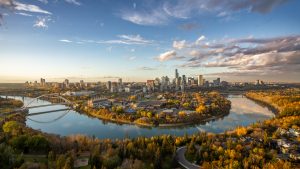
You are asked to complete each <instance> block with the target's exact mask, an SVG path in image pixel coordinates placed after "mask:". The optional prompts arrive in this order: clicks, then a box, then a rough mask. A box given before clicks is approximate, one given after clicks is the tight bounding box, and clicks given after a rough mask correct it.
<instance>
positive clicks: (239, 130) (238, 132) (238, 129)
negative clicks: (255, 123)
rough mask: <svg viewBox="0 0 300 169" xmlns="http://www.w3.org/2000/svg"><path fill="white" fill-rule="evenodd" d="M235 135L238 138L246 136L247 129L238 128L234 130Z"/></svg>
mask: <svg viewBox="0 0 300 169" xmlns="http://www.w3.org/2000/svg"><path fill="white" fill-rule="evenodd" d="M236 134H237V135H238V136H243V135H245V134H247V128H246V127H238V128H237V129H236Z"/></svg>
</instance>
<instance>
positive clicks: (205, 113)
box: [76, 92, 231, 127]
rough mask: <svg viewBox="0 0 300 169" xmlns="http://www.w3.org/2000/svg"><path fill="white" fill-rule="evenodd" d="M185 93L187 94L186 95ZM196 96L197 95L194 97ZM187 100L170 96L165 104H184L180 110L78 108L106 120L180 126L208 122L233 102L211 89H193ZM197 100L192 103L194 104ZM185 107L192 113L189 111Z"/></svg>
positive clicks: (143, 124) (139, 124) (153, 125)
mask: <svg viewBox="0 0 300 169" xmlns="http://www.w3.org/2000/svg"><path fill="white" fill-rule="evenodd" d="M184 97H185V96H184ZM193 97H194V98H195V99H193ZM185 99H187V100H185V101H184V102H181V101H180V100H179V99H178V100H176V99H172V100H171V99H169V100H168V101H167V102H166V105H165V106H161V108H167V107H170V106H174V107H180V108H185V109H181V110H178V112H177V113H169V114H167V113H164V112H159V111H156V110H149V109H138V110H137V112H136V113H127V114H126V113H124V111H123V110H122V108H121V110H118V108H120V107H116V108H115V109H116V110H115V112H113V111H112V110H113V109H114V107H113V109H112V110H109V109H104V108H91V107H88V106H84V105H80V106H78V108H77V109H76V111H78V112H81V113H83V114H87V115H90V116H92V117H95V118H98V119H101V120H107V121H110V122H116V123H123V124H130V125H137V126H145V127H177V126H186V125H193V124H199V123H204V122H208V121H211V120H216V119H218V118H222V117H224V116H226V115H228V114H229V112H230V108H231V103H230V101H229V100H227V99H226V98H225V97H223V96H221V95H220V94H219V93H218V92H210V93H206V94H198V93H195V94H194V93H193V94H191V95H190V96H188V97H185ZM192 100H194V103H193V105H192V104H191V102H192ZM186 111H189V112H192V113H186Z"/></svg>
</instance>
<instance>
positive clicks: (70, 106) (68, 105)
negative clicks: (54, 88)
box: [0, 93, 77, 123]
mask: <svg viewBox="0 0 300 169" xmlns="http://www.w3.org/2000/svg"><path fill="white" fill-rule="evenodd" d="M38 99H41V100H49V99H52V101H53V100H55V103H52V104H45V105H36V106H35V105H33V106H31V105H32V104H33V102H35V101H37V100H38ZM58 105H64V106H65V107H56V109H52V110H46V111H40V112H34V113H29V110H30V109H34V108H41V107H48V106H58ZM76 106H77V104H74V103H72V102H71V101H70V100H68V99H66V98H64V97H62V96H61V95H60V94H59V93H52V94H44V95H41V96H38V97H36V98H33V99H32V100H31V101H30V102H29V103H27V104H26V105H25V104H24V106H23V107H21V108H17V109H15V110H13V111H11V112H6V113H1V114H0V116H2V117H5V116H7V115H12V114H17V113H25V115H26V118H27V119H29V120H31V121H35V122H39V123H48V122H40V121H36V120H33V119H30V118H29V117H31V116H35V115H40V114H46V113H53V112H59V111H64V113H63V114H62V115H61V116H59V117H58V118H56V119H55V120H51V122H52V121H56V120H58V119H60V118H62V117H63V116H65V115H66V114H67V113H68V112H69V111H70V110H72V109H74V108H76Z"/></svg>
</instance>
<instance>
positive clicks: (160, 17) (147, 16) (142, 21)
mask: <svg viewBox="0 0 300 169" xmlns="http://www.w3.org/2000/svg"><path fill="white" fill-rule="evenodd" d="M121 18H122V19H124V20H126V21H129V22H132V23H135V24H138V25H152V26H153V25H164V24H166V23H167V22H168V17H167V16H166V15H165V14H164V13H163V12H161V10H152V11H150V12H136V11H122V12H121Z"/></svg>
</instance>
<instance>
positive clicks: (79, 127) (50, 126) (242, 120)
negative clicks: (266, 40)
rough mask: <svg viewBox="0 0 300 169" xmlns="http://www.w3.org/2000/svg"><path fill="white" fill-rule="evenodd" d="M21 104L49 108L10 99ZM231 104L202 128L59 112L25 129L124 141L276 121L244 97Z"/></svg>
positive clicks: (30, 121)
mask: <svg viewBox="0 0 300 169" xmlns="http://www.w3.org/2000/svg"><path fill="white" fill-rule="evenodd" d="M11 98H15V99H19V100H22V101H23V102H24V104H25V105H27V104H28V103H29V102H31V101H32V100H33V102H32V103H31V104H30V106H37V105H46V104H50V103H49V102H47V101H44V100H37V99H32V98H28V97H24V98H23V97H18V96H16V97H11ZM228 99H229V100H230V101H231V110H230V113H229V115H227V116H225V117H223V118H220V119H217V120H214V121H210V122H206V123H203V124H198V125H192V126H185V127H173V128H157V127H152V128H151V127H149V128H148V127H139V126H136V125H128V124H116V123H112V122H106V121H103V120H100V119H97V118H91V117H88V116H86V115H84V114H79V113H77V112H76V111H73V110H70V111H58V112H52V113H47V114H40V115H35V116H28V117H27V120H26V125H27V126H29V127H31V128H33V129H37V130H41V131H43V132H47V133H53V134H59V135H62V136H66V135H71V134H84V135H88V136H95V137H97V138H101V139H102V138H110V139H117V138H120V139H121V138H124V137H129V138H133V137H137V136H154V135H161V134H170V135H176V136H182V135H184V134H194V133H197V132H199V131H206V132H211V133H221V132H224V131H225V130H230V129H234V128H235V127H237V126H247V125H249V124H252V123H254V122H257V121H263V120H266V119H269V118H272V117H274V114H273V113H272V111H271V110H269V109H268V108H266V107H262V106H261V105H259V104H257V103H255V102H253V101H252V100H249V99H247V98H245V97H242V96H241V95H229V96H228ZM64 108H66V107H65V106H64V105H55V106H48V107H39V108H32V109H30V110H29V113H36V112H43V111H49V110H57V109H64Z"/></svg>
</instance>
